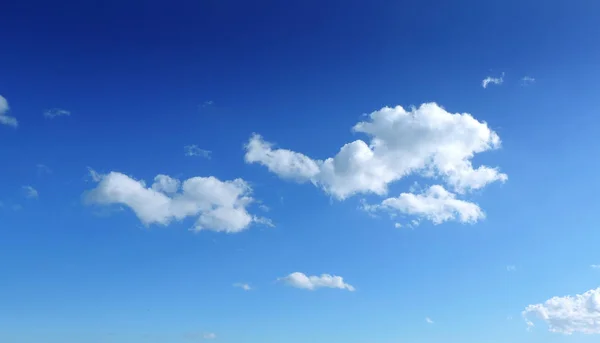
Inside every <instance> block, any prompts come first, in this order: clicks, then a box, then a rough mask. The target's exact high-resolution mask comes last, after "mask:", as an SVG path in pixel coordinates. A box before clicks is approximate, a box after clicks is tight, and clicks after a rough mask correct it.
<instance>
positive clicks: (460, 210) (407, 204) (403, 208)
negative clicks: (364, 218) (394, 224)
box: [368, 185, 485, 226]
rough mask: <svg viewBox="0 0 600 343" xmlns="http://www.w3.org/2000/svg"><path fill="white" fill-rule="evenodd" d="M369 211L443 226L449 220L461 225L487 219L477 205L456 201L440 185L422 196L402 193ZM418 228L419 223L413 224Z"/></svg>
mask: <svg viewBox="0 0 600 343" xmlns="http://www.w3.org/2000/svg"><path fill="white" fill-rule="evenodd" d="M368 206H369V210H371V211H374V210H386V211H390V212H392V213H394V212H400V213H403V214H408V215H413V216H416V217H419V218H424V219H427V220H430V221H431V222H433V223H434V224H441V223H443V222H445V221H449V220H457V221H459V222H461V223H475V222H477V221H478V220H481V219H483V218H485V214H484V213H483V211H482V210H481V208H479V206H478V205H477V204H474V203H471V202H468V201H464V200H459V199H456V195H455V194H453V193H450V192H448V191H447V190H445V189H444V187H442V186H440V185H434V186H431V187H429V188H428V189H427V190H424V191H423V192H422V193H420V194H416V195H415V194H413V193H402V194H400V196H399V197H397V198H388V199H385V200H383V201H382V202H381V204H380V205H368ZM412 224H413V225H414V226H417V225H418V224H419V223H418V222H413V223H412Z"/></svg>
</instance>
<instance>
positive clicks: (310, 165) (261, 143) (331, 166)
mask: <svg viewBox="0 0 600 343" xmlns="http://www.w3.org/2000/svg"><path fill="white" fill-rule="evenodd" d="M353 131H354V132H359V133H364V134H367V135H368V136H369V137H370V142H369V144H367V143H366V142H364V141H362V140H356V141H354V142H351V143H348V144H346V145H344V146H343V147H342V148H341V149H340V151H339V152H338V153H337V155H335V156H334V157H330V158H327V159H325V160H315V159H312V158H310V157H308V156H306V155H304V154H302V153H298V152H294V151H291V150H286V149H276V148H274V147H273V144H272V143H269V142H266V141H265V140H263V138H262V137H261V136H260V135H258V134H254V135H253V136H252V137H251V138H250V140H249V142H248V143H247V144H246V155H245V159H246V162H247V163H259V164H262V165H264V166H266V167H267V168H268V169H269V170H270V171H271V172H273V173H275V174H277V175H278V176H280V177H281V178H284V179H290V180H294V181H296V182H301V183H302V182H311V183H313V184H314V185H316V186H318V187H320V188H321V189H323V190H324V191H325V192H326V193H328V194H331V195H333V196H334V197H335V198H337V199H340V200H342V199H346V198H348V197H350V196H353V195H355V194H358V193H374V194H378V195H385V194H386V193H387V190H388V185H389V184H390V183H392V182H394V181H397V180H400V179H402V178H404V177H406V176H408V175H411V174H416V175H420V176H423V177H436V178H437V177H441V178H442V179H443V180H445V181H446V182H447V183H448V184H449V185H450V186H451V187H452V188H453V189H454V190H455V191H457V192H460V193H463V192H465V191H468V190H474V189H480V188H483V187H484V186H486V185H487V184H488V183H490V182H494V181H505V180H506V179H507V176H506V174H503V173H500V172H499V171H498V170H497V169H496V168H490V167H487V166H480V167H478V168H473V166H472V163H471V159H472V158H473V156H474V155H475V154H476V153H480V152H484V151H486V150H492V149H497V148H499V147H500V138H499V137H498V135H497V134H496V133H495V132H494V131H492V130H491V129H490V128H489V127H488V125H487V124H486V123H485V122H480V121H477V120H476V119H475V118H473V117H472V116H471V115H470V114H467V113H462V114H461V113H454V114H452V113H449V112H447V111H446V110H444V109H443V108H442V107H440V106H438V105H437V104H435V103H428V104H423V105H421V106H420V107H418V108H412V109H411V110H410V111H406V110H405V109H404V108H402V107H401V106H397V107H394V108H390V107H385V108H382V109H381V110H379V111H375V112H373V113H371V114H370V115H369V120H367V121H364V122H359V123H357V124H356V125H355V126H354V128H353Z"/></svg>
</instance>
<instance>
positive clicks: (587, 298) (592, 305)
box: [522, 288, 600, 335]
mask: <svg viewBox="0 0 600 343" xmlns="http://www.w3.org/2000/svg"><path fill="white" fill-rule="evenodd" d="M522 315H523V318H524V319H525V321H526V323H527V325H528V326H529V327H533V326H534V325H535V324H534V323H533V320H535V319H537V320H541V321H544V322H546V324H547V325H548V329H549V331H551V332H555V333H562V334H567V335H570V334H573V333H583V334H600V288H597V289H592V290H589V291H587V292H585V293H583V294H577V295H575V296H564V297H553V298H551V299H549V300H547V301H546V302H544V303H542V304H535V305H529V306H527V308H525V310H524V311H523V313H522Z"/></svg>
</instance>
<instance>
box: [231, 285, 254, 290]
mask: <svg viewBox="0 0 600 343" xmlns="http://www.w3.org/2000/svg"><path fill="white" fill-rule="evenodd" d="M233 287H237V288H241V289H243V290H244V291H250V290H252V287H250V285H249V284H247V283H234V284H233Z"/></svg>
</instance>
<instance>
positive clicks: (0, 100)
mask: <svg viewBox="0 0 600 343" xmlns="http://www.w3.org/2000/svg"><path fill="white" fill-rule="evenodd" d="M9 109H10V107H9V106H8V101H7V100H6V99H5V98H4V97H3V96H2V95H0V124H2V125H6V126H11V127H17V126H19V122H18V121H17V119H16V118H15V117H11V116H9V115H8V114H7V113H8V110H9Z"/></svg>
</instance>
